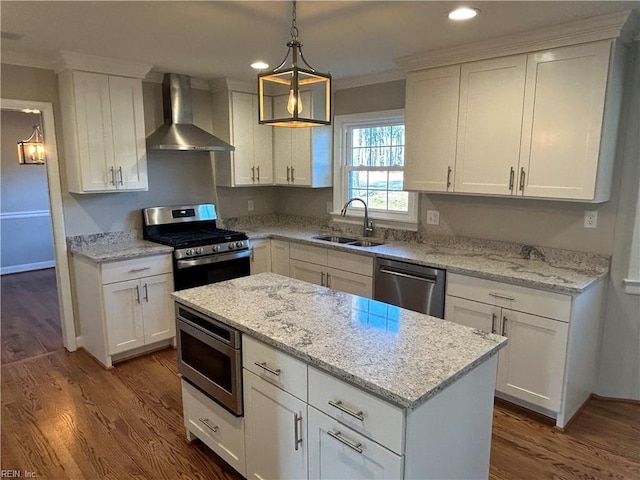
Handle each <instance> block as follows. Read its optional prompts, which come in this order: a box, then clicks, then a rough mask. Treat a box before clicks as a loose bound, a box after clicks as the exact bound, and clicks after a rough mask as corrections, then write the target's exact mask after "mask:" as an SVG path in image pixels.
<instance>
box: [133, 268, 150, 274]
mask: <svg viewBox="0 0 640 480" xmlns="http://www.w3.org/2000/svg"><path fill="white" fill-rule="evenodd" d="M145 270H151V267H142V268H132V269H131V270H129V273H138V272H144V271H145Z"/></svg>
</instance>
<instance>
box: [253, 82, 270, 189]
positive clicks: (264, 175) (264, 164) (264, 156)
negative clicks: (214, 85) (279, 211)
mask: <svg viewBox="0 0 640 480" xmlns="http://www.w3.org/2000/svg"><path fill="white" fill-rule="evenodd" d="M252 99H253V113H252V118H251V124H252V125H253V152H254V153H253V155H254V158H253V163H254V165H255V167H256V180H255V183H259V184H260V185H271V184H272V183H273V127H271V126H269V125H260V124H259V123H258V115H259V113H258V96H257V95H252ZM265 102H268V99H265ZM265 108H268V109H271V107H270V105H269V104H268V103H267V104H266V105H265Z"/></svg>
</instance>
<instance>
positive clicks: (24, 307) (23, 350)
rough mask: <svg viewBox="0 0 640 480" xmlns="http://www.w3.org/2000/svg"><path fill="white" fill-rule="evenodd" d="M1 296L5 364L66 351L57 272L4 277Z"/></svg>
mask: <svg viewBox="0 0 640 480" xmlns="http://www.w3.org/2000/svg"><path fill="white" fill-rule="evenodd" d="M0 293H1V295H2V301H1V302H0V305H1V307H0V314H1V318H2V322H1V325H2V327H1V328H2V330H1V332H0V338H1V349H0V351H1V354H0V358H1V360H0V361H1V363H2V365H4V364H6V363H11V362H15V361H18V360H23V359H25V358H30V357H35V356H37V355H41V354H43V353H48V352H53V351H56V350H60V349H61V348H62V328H61V326H60V311H59V309H58V291H57V288H56V272H55V269H53V268H48V269H45V270H35V271H33V272H24V273H14V274H11V275H2V276H1V277H0Z"/></svg>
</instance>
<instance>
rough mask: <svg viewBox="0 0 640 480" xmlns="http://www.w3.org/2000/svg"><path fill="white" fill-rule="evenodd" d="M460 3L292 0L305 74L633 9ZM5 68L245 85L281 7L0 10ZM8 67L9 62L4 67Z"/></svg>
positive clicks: (282, 19) (379, 68) (111, 5)
mask: <svg viewBox="0 0 640 480" xmlns="http://www.w3.org/2000/svg"><path fill="white" fill-rule="evenodd" d="M462 3H463V2H437V1H430V2H427V1H311V0H307V1H299V2H298V5H297V18H298V21H297V24H298V29H299V32H300V40H301V41H302V43H303V44H304V47H303V53H304V55H305V57H306V59H307V60H308V61H309V63H310V64H311V66H312V67H314V68H316V69H317V70H319V71H323V72H326V71H329V72H330V73H331V74H332V75H333V77H334V79H336V80H340V79H348V78H354V77H361V76H369V75H372V74H378V73H381V72H383V73H389V72H391V71H393V70H395V68H396V67H395V62H394V61H395V59H397V58H399V57H403V56H406V55H411V54H415V53H419V52H423V51H427V50H434V49H440V48H444V47H452V46H456V45H462V44H467V43H472V42H476V41H479V40H485V39H489V38H494V37H500V36H504V35H510V34H514V33H518V32H524V31H527V30H534V29H537V28H541V27H546V26H551V25H558V24H562V23H567V22H570V21H574V20H578V19H582V18H587V17H592V16H596V15H601V14H606V13H612V12H619V11H622V10H626V9H631V8H634V7H637V6H638V4H639V3H638V2H637V1H636V2H628V1H627V2H625V1H586V2H582V1H555V2H551V1H533V2H521V1H505V2H485V1H473V0H472V1H469V2H464V3H465V4H466V5H471V6H474V7H476V8H479V9H480V10H481V14H480V15H479V16H478V17H476V18H475V19H473V20H470V21H468V22H453V21H451V20H449V19H448V18H447V12H448V11H449V10H450V9H451V8H452V7H454V6H458V5H460V4H462ZM0 14H1V17H2V19H1V24H0V26H1V32H2V43H1V53H2V56H3V57H4V59H5V60H7V59H15V57H16V55H20V56H21V57H24V58H25V59H28V61H25V63H26V64H30V63H29V62H31V64H35V65H38V66H45V65H47V63H49V65H53V61H54V60H55V59H56V57H57V52H58V51H60V50H68V51H73V52H78V53H84V54H90V55H98V56H103V57H111V58H117V59H125V60H134V61H140V62H143V63H150V64H153V65H154V67H153V71H156V72H175V73H183V74H188V75H191V76H193V77H195V78H200V79H213V78H218V77H229V78H232V79H236V80H253V79H254V78H255V72H254V71H253V70H252V69H251V68H250V66H249V65H250V64H251V63H252V62H253V61H255V60H257V59H261V60H263V61H266V62H267V63H269V64H270V65H271V67H272V68H273V67H275V66H276V65H277V64H279V63H280V62H281V61H282V59H283V58H284V55H285V53H286V47H285V43H286V42H287V41H288V40H289V29H290V26H291V2H281V1H254V2H245V1H174V2H170V1H144V2H129V1H110V2H93V1H82V2H58V1H45V2H30V1H4V0H2V1H1V2H0ZM10 61H11V63H14V62H15V60H10Z"/></svg>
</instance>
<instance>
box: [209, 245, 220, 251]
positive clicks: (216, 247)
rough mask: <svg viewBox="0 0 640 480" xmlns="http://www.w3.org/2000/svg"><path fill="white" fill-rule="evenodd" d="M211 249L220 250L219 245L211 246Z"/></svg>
mask: <svg viewBox="0 0 640 480" xmlns="http://www.w3.org/2000/svg"><path fill="white" fill-rule="evenodd" d="M211 250H212V251H214V252H218V251H219V250H220V245H214V246H213V247H211Z"/></svg>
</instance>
